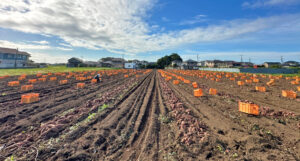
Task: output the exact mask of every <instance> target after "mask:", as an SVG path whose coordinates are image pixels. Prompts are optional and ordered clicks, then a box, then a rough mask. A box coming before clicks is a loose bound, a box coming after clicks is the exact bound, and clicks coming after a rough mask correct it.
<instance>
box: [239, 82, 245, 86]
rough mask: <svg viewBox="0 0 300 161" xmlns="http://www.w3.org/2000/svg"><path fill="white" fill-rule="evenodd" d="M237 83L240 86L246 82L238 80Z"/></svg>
mask: <svg viewBox="0 0 300 161" xmlns="http://www.w3.org/2000/svg"><path fill="white" fill-rule="evenodd" d="M237 84H238V85H239V86H242V85H244V84H245V82H243V81H238V82H237Z"/></svg>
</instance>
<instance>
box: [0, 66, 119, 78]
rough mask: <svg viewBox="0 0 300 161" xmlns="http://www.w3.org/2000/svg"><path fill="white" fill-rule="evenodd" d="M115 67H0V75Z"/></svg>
mask: <svg viewBox="0 0 300 161" xmlns="http://www.w3.org/2000/svg"><path fill="white" fill-rule="evenodd" d="M111 69H117V68H99V67H78V68H67V67H66V66H49V67H46V68H30V69H0V76H4V75H21V74H26V75H32V74H37V73H48V72H52V73H55V72H75V71H80V72H81V71H92V70H111Z"/></svg>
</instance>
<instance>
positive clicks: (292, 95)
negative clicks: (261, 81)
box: [281, 90, 297, 98]
mask: <svg viewBox="0 0 300 161" xmlns="http://www.w3.org/2000/svg"><path fill="white" fill-rule="evenodd" d="M281 94H282V96H283V97H287V98H297V93H296V92H294V91H288V90H282V93H281Z"/></svg>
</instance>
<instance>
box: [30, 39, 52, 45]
mask: <svg viewBox="0 0 300 161" xmlns="http://www.w3.org/2000/svg"><path fill="white" fill-rule="evenodd" d="M31 42H32V43H35V44H41V45H47V44H49V42H48V41H45V40H42V41H31Z"/></svg>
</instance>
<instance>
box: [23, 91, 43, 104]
mask: <svg viewBox="0 0 300 161" xmlns="http://www.w3.org/2000/svg"><path fill="white" fill-rule="evenodd" d="M39 96H40V94H39V93H28V94H24V95H22V96H21V103H33V102H37V101H39Z"/></svg>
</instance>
